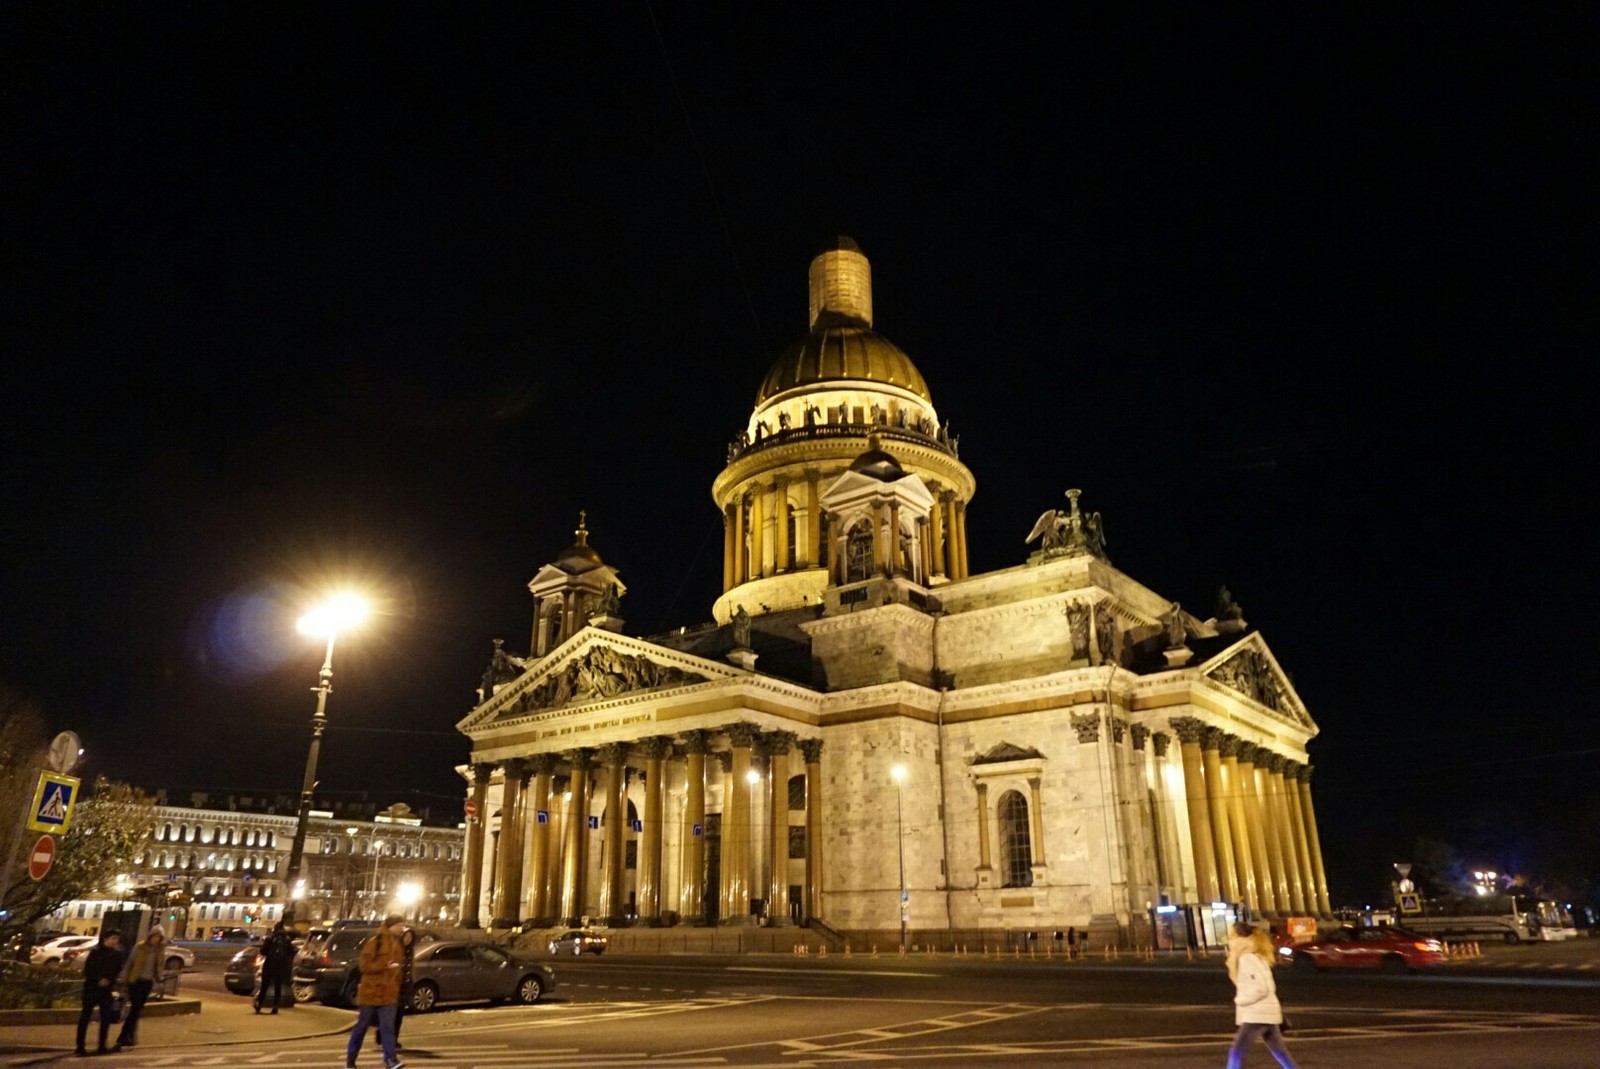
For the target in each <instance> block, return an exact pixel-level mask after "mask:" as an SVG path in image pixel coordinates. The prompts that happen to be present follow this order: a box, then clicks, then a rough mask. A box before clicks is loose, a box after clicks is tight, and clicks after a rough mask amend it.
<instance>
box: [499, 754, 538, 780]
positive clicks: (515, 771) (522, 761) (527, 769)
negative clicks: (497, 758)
mask: <svg viewBox="0 0 1600 1069" xmlns="http://www.w3.org/2000/svg"><path fill="white" fill-rule="evenodd" d="M500 767H501V768H502V769H504V770H505V774H506V779H507V780H508V781H509V780H512V779H515V780H516V781H517V782H518V783H519V784H521V785H522V786H524V787H526V786H527V785H528V781H529V780H530V779H532V778H533V766H532V765H531V764H530V763H529V762H528V759H527V758H526V757H512V758H509V759H508V760H505V761H502V762H500Z"/></svg>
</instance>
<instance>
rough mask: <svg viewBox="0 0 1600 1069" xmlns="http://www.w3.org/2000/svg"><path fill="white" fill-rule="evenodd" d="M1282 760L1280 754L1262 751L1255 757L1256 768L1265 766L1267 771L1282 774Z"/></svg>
mask: <svg viewBox="0 0 1600 1069" xmlns="http://www.w3.org/2000/svg"><path fill="white" fill-rule="evenodd" d="M1283 762H1284V757H1283V755H1282V754H1275V753H1265V752H1263V754H1262V756H1261V757H1260V758H1258V759H1257V761H1256V766H1257V767H1258V768H1260V767H1265V768H1266V770H1267V771H1268V772H1272V773H1275V774H1278V775H1282V774H1283Z"/></svg>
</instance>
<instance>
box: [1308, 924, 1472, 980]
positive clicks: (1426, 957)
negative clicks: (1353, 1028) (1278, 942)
mask: <svg viewBox="0 0 1600 1069" xmlns="http://www.w3.org/2000/svg"><path fill="white" fill-rule="evenodd" d="M1278 954H1279V955H1280V956H1282V957H1284V958H1286V959H1288V960H1291V961H1293V962H1294V965H1295V968H1297V969H1302V970H1306V971H1310V970H1313V969H1382V970H1383V971H1384V972H1395V973H1401V972H1416V971H1417V970H1418V969H1431V968H1434V967H1436V966H1439V965H1443V964H1444V944H1443V943H1441V942H1439V940H1437V939H1430V938H1428V937H1427V936H1425V935H1418V934H1417V933H1416V932H1408V931H1406V930H1405V929H1404V928H1392V927H1385V928H1340V929H1339V930H1338V931H1336V932H1334V933H1332V934H1331V935H1329V936H1327V937H1325V938H1322V939H1313V940H1311V941H1310V942H1309V943H1291V944H1288V945H1286V946H1280V947H1279V948H1278Z"/></svg>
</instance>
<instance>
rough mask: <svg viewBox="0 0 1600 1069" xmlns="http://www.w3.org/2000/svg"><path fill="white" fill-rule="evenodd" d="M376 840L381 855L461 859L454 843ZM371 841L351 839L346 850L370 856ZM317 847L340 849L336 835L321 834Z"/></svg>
mask: <svg viewBox="0 0 1600 1069" xmlns="http://www.w3.org/2000/svg"><path fill="white" fill-rule="evenodd" d="M377 842H378V852H379V855H380V856H381V857H406V858H415V859H417V860H419V861H426V860H428V859H429V857H430V854H431V857H432V860H434V861H460V860H461V847H460V846H458V845H456V844H454V843H451V844H440V843H423V842H405V841H401V842H392V841H385V840H383V839H379V840H378V841H377ZM372 843H373V841H372V840H371V839H352V840H351V841H350V849H349V851H348V852H349V853H352V854H362V855H365V856H368V857H370V856H371V855H372V851H373V846H372ZM319 849H320V850H321V852H322V853H324V854H337V853H338V852H339V849H340V847H339V838H338V836H334V835H325V836H323V837H322V845H321V847H320V848H319Z"/></svg>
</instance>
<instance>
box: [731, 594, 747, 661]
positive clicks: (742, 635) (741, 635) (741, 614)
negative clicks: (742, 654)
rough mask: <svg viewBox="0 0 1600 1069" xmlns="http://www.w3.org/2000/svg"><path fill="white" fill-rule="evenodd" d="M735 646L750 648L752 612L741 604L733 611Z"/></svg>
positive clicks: (736, 647)
mask: <svg viewBox="0 0 1600 1069" xmlns="http://www.w3.org/2000/svg"><path fill="white" fill-rule="evenodd" d="M730 622H731V623H732V624H733V648H734V649H738V650H747V649H749V648H750V614H749V613H748V612H746V611H745V607H744V606H743V605H740V606H739V607H738V608H737V609H735V610H734V612H733V619H732V620H731V621H730Z"/></svg>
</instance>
